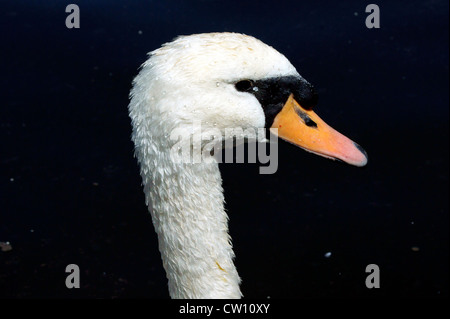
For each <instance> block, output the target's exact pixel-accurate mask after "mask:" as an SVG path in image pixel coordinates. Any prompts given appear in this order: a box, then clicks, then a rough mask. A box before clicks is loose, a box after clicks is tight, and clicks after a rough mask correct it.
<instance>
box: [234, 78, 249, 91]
mask: <svg viewBox="0 0 450 319" xmlns="http://www.w3.org/2000/svg"><path fill="white" fill-rule="evenodd" d="M234 86H235V87H236V90H238V91H239V92H248V91H250V90H251V89H252V88H253V81H251V80H242V81H239V82H237V83H236V84H235V85H234Z"/></svg>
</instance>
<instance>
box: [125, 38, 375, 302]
mask: <svg viewBox="0 0 450 319" xmlns="http://www.w3.org/2000/svg"><path fill="white" fill-rule="evenodd" d="M130 97H131V101H130V104H129V114H130V117H131V119H132V126H133V133H132V139H133V141H134V143H135V155H136V157H137V159H138V162H139V164H140V171H141V176H142V180H143V185H144V192H145V197H146V204H147V205H148V207H149V210H150V213H151V215H152V220H153V224H154V227H155V230H156V232H157V234H158V241H159V250H160V252H161V256H162V261H163V265H164V268H165V270H166V273H167V278H168V285H169V292H170V296H171V297H172V298H240V297H241V296H242V294H241V291H240V289H239V283H240V278H239V276H238V273H237V271H236V268H235V266H234V264H233V258H234V253H233V250H232V246H231V243H230V237H229V235H228V224H227V215H226V213H225V210H224V197H223V192H222V186H221V176H220V172H219V168H218V164H217V162H215V161H214V160H213V161H212V162H211V161H209V162H202V163H197V164H189V163H184V164H183V163H177V162H174V161H173V160H172V159H171V156H170V149H171V148H172V147H173V145H174V143H176V141H174V140H171V139H170V134H171V132H173V130H175V129H180V128H182V129H183V128H184V129H186V131H187V132H189V131H191V130H192V128H193V123H194V122H195V121H201V125H202V130H208V129H213V128H214V129H217V128H218V129H220V130H221V131H222V132H223V130H224V129H225V128H235V127H241V128H262V127H271V128H272V129H273V128H278V135H279V136H280V137H282V138H284V139H285V140H287V141H289V142H291V143H294V144H296V145H298V146H300V147H302V148H305V149H307V150H309V151H311V152H314V153H317V154H319V155H322V156H326V157H329V158H335V159H340V160H342V161H345V162H347V163H350V164H353V165H356V166H363V165H365V164H366V162H367V156H366V154H365V152H364V151H363V150H362V149H361V148H360V147H359V146H358V145H357V144H355V143H353V142H352V141H351V140H349V139H348V138H346V137H344V136H343V135H341V134H339V133H338V132H336V131H334V130H333V129H332V128H330V127H329V126H327V125H326V124H325V123H324V122H323V121H322V120H321V119H320V118H319V117H318V116H317V115H316V114H315V113H314V112H313V111H312V110H311V107H312V106H314V105H315V104H316V103H317V95H316V94H315V92H314V90H313V88H312V86H311V85H310V84H309V83H308V82H307V81H306V80H304V79H303V78H302V77H301V76H300V75H299V73H298V72H297V71H296V69H295V68H294V67H293V66H292V65H291V63H290V62H289V61H288V60H287V59H286V58H285V57H284V56H283V55H282V54H280V53H279V52H277V51H276V50H275V49H273V48H272V47H270V46H268V45H266V44H264V43H262V42H261V41H259V40H257V39H255V38H253V37H250V36H246V35H242V34H235V33H210V34H198V35H191V36H182V37H179V38H177V39H175V40H174V41H173V42H170V43H166V44H164V45H163V46H162V47H161V48H159V49H157V50H155V51H153V52H151V53H150V57H149V59H148V60H147V61H146V62H145V63H144V64H143V65H142V68H141V70H140V72H139V74H138V75H137V76H136V78H135V79H134V81H133V88H132V90H131V93H130ZM275 133H276V132H275Z"/></svg>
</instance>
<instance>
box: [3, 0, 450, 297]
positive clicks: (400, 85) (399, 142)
mask: <svg viewBox="0 0 450 319" xmlns="http://www.w3.org/2000/svg"><path fill="white" fill-rule="evenodd" d="M69 3H70V2H67V3H66V2H65V1H19V0H15V1H2V2H1V3H0V8H1V10H0V15H1V21H2V27H1V30H0V32H1V42H2V48H1V51H0V57H1V58H0V66H1V70H2V76H1V77H0V81H1V83H0V84H1V86H0V87H1V88H2V89H1V91H0V92H1V106H0V143H1V148H0V242H7V241H8V242H10V245H11V246H12V250H11V251H8V252H2V251H0V297H7V298H74V297H76V298H79V297H83V298H129V297H145V298H147V297H148V298H154V297H158V298H167V297H168V292H167V286H166V285H167V284H166V279H165V273H164V270H163V268H162V264H161V261H160V255H159V252H158V247H157V238H156V235H155V233H154V231H153V226H152V223H151V219H150V215H149V214H148V213H147V208H146V206H145V203H144V195H143V192H142V188H141V185H140V183H141V181H140V176H139V171H138V167H137V164H136V161H135V159H134V158H133V155H132V154H133V145H132V143H131V141H130V138H129V137H130V133H131V126H130V120H129V118H128V114H127V105H128V92H129V90H130V84H131V81H132V78H133V77H134V76H135V75H136V74H137V68H138V66H139V65H140V64H141V63H142V62H143V61H144V60H145V59H146V53H147V52H149V51H151V50H153V49H155V48H157V47H159V46H160V44H162V43H164V42H167V41H170V40H171V39H172V38H174V37H175V36H177V35H180V34H192V33H200V32H212V31H234V32H242V33H246V34H249V35H253V36H255V37H257V38H259V39H261V40H262V41H264V42H266V43H267V44H270V45H272V46H274V47H275V48H276V49H277V50H278V51H280V52H282V53H283V54H285V55H286V56H287V57H288V58H289V59H290V61H291V62H292V64H293V65H294V66H296V67H297V69H298V71H299V72H300V73H301V74H302V75H303V76H304V77H305V78H306V79H308V80H309V81H310V82H311V83H313V84H314V85H315V86H316V88H317V89H318V92H319V94H320V102H319V105H318V107H317V112H318V113H319V114H320V116H321V117H322V118H323V119H325V120H326V121H327V122H328V123H329V124H331V125H332V126H333V127H335V128H336V129H338V130H339V131H341V132H342V133H344V134H345V135H347V136H349V137H350V138H352V139H354V140H355V141H357V142H358V143H359V144H361V145H362V146H363V147H364V148H365V149H366V150H367V152H368V153H369V164H368V166H367V167H365V168H363V169H358V168H355V167H351V166H346V165H343V164H339V163H336V162H332V161H329V160H326V159H323V158H319V157H317V156H315V155H312V154H310V153H306V152H304V151H301V150H299V149H297V148H295V147H293V146H291V145H289V144H287V143H280V144H279V146H280V154H279V170H278V172H277V173H276V174H274V175H259V174H258V166H257V165H245V164H223V165H221V169H222V174H223V184H224V188H225V197H226V202H227V203H226V207H227V209H228V211H229V215H230V224H229V226H230V233H231V236H232V238H233V243H234V247H235V252H236V255H237V258H236V266H237V268H238V271H239V273H240V275H241V277H242V278H243V283H242V291H243V293H244V295H245V296H246V297H261V298H266V297H268V296H270V297H271V298H282V297H294V298H304V297H360V296H362V297H440V296H446V297H448V266H449V263H448V261H449V250H448V244H449V216H448V213H449V209H448V190H449V189H448V176H449V174H448V159H449V158H448V142H449V139H448V132H449V130H448V123H449V114H448V108H449V99H448V97H449V95H448V84H449V83H448V82H449V81H448V80H449V78H448V58H449V50H448V49H449V46H448V12H449V5H448V1H439V0H438V1H433V0H430V1H395V2H394V1H389V2H388V1H377V2H376V3H377V4H378V5H379V7H380V10H381V28H380V29H367V28H366V27H365V18H366V16H367V14H366V13H365V12H364V11H365V7H366V5H368V4H369V3H370V2H364V1H332V2H331V1H329V2H328V1H304V2H301V1H298V2H283V1H277V2H275V1H258V2H256V1H250V2H248V3H244V2H243V1H238V2H233V1H207V0H204V1H170V2H169V1H167V2H166V1H158V2H157V1H95V3H93V2H91V1H77V2H75V3H77V4H78V5H79V7H80V10H81V28H80V29H77V30H75V29H71V30H69V29H67V28H66V27H65V18H66V16H67V14H66V13H65V7H66V5H68V4H69ZM327 252H331V256H330V257H329V258H326V257H325V254H326V253H327ZM71 263H75V264H77V265H78V266H79V267H80V269H81V288H80V289H76V290H75V289H72V290H69V289H67V288H66V287H65V285H64V280H65V277H66V275H67V274H66V273H65V272H64V270H65V267H66V265H68V264H71ZM372 263H374V264H377V265H378V266H379V267H380V270H381V288H380V289H372V290H369V289H367V288H366V287H365V284H364V281H365V277H366V275H367V274H366V273H365V267H366V266H367V265H368V264H372Z"/></svg>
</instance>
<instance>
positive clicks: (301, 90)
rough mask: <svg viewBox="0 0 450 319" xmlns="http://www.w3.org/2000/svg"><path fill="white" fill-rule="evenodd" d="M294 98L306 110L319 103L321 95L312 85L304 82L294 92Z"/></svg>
mask: <svg viewBox="0 0 450 319" xmlns="http://www.w3.org/2000/svg"><path fill="white" fill-rule="evenodd" d="M294 98H295V99H296V100H297V102H298V103H299V104H300V105H301V106H302V107H303V108H305V109H309V110H310V109H312V108H313V107H314V106H316V105H317V102H318V101H319V95H318V94H317V93H316V91H315V90H314V87H313V86H312V85H311V83H309V82H307V81H302V82H301V84H300V85H299V86H298V87H297V88H296V90H295V91H294Z"/></svg>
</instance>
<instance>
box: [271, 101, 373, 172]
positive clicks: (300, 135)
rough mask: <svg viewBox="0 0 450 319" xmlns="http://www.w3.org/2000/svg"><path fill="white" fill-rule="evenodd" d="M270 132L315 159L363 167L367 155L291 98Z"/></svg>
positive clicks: (276, 118) (359, 147)
mask: <svg viewBox="0 0 450 319" xmlns="http://www.w3.org/2000/svg"><path fill="white" fill-rule="evenodd" d="M270 131H271V132H272V133H274V134H276V135H278V136H279V137H281V138H282V139H284V140H286V141H288V142H290V143H292V144H294V145H297V146H300V147H301V148H303V149H305V150H307V151H309V152H312V153H315V154H317V155H321V156H324V157H327V158H330V159H339V160H341V161H344V162H346V163H348V164H351V165H355V166H364V165H366V164H367V153H366V152H365V151H364V149H363V148H362V147H361V146H359V145H358V144H356V143H355V142H353V141H352V140H350V139H349V138H347V137H345V136H344V135H342V134H341V133H339V132H338V131H336V130H334V129H333V128H332V127H330V126H328V125H327V124H326V123H325V122H324V121H322V119H321V118H320V117H319V116H318V115H317V114H316V113H314V112H313V111H311V110H305V109H304V108H302V107H301V106H300V104H298V103H297V101H296V100H295V99H294V96H293V94H291V95H290V96H289V99H288V100H287V102H286V104H285V105H284V107H283V108H282V110H281V111H280V113H278V115H277V116H276V117H275V119H274V121H273V124H272V126H271V127H270Z"/></svg>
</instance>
